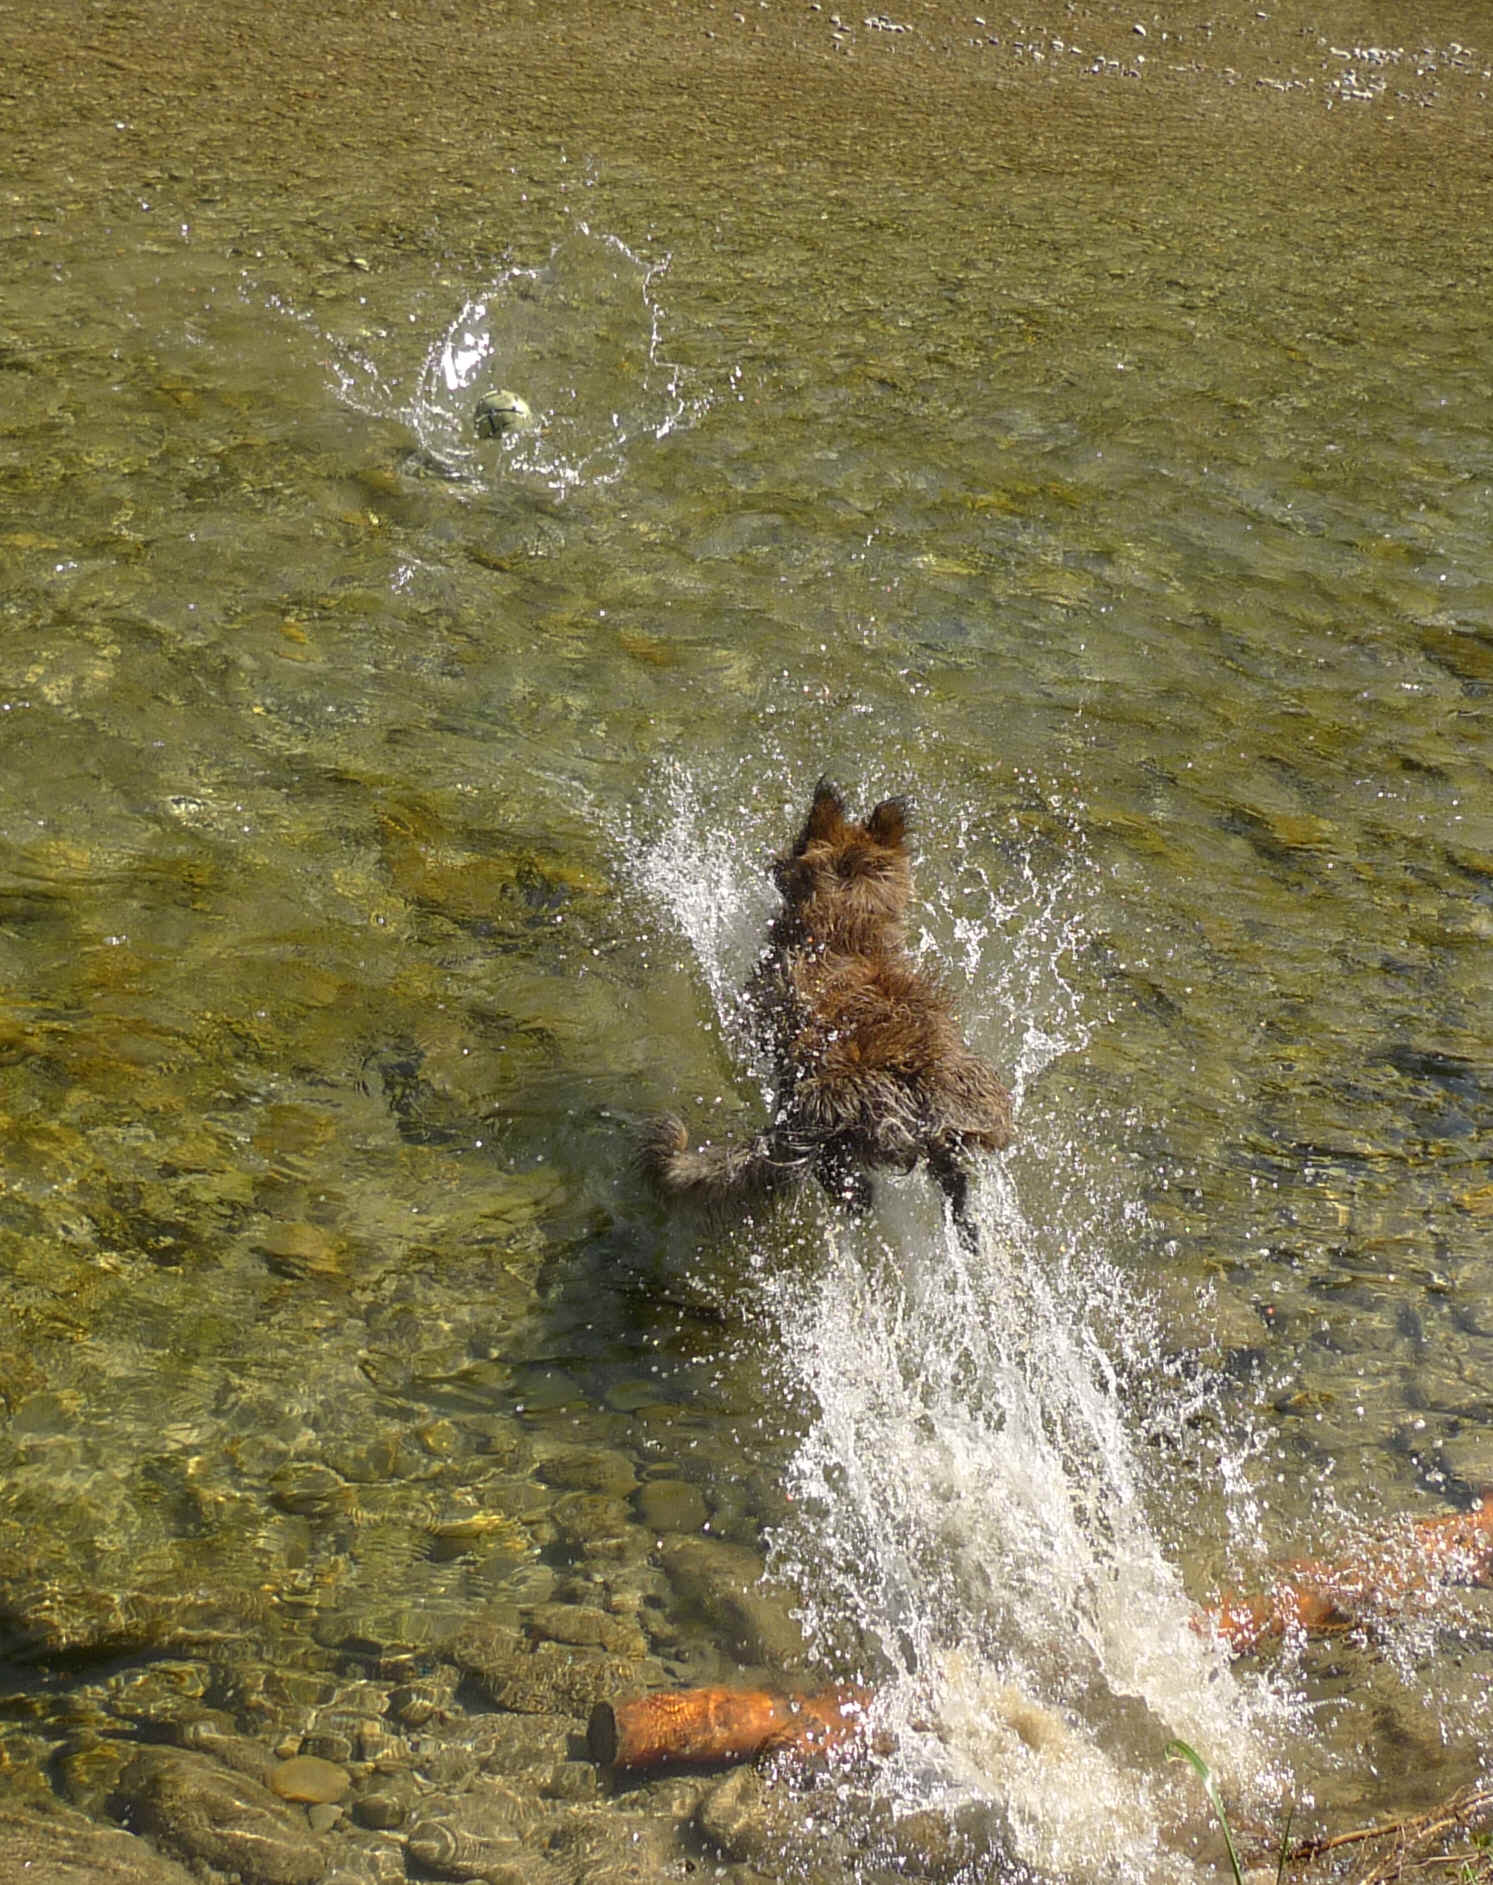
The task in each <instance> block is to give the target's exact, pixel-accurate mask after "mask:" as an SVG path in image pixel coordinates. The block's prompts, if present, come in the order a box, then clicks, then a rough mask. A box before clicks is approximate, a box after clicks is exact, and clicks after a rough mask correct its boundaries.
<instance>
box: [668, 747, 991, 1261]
mask: <svg viewBox="0 0 1493 1885" xmlns="http://www.w3.org/2000/svg"><path fill="white" fill-rule="evenodd" d="M907 828H908V811H907V805H906V802H905V801H904V800H902V799H896V798H892V799H884V800H883V801H882V803H881V804H880V805H878V806H877V807H876V809H875V810H874V811H873V812H872V813H871V815H870V817H869V818H867V820H866V822H865V823H864V824H857V823H856V822H855V821H854V820H853V819H852V818H851V817H850V816H849V814H848V813H847V811H846V806H845V800H844V799H843V798H842V796H841V795H840V793H839V791H838V790H837V789H836V787H834V786H833V785H831V784H830V783H829V781H828V780H826V779H821V780H820V782H819V784H818V786H817V787H816V788H815V791H814V802H813V804H812V805H811V806H810V808H809V815H808V818H807V820H806V822H805V824H804V827H803V830H802V832H801V833H800V834H799V837H798V841H797V842H796V843H795V844H794V846H793V848H792V849H791V850H790V851H787V852H785V853H784V854H783V855H782V856H781V857H779V858H778V859H777V860H776V861H775V863H774V865H773V872H772V874H773V880H774V882H775V883H776V885H777V887H778V889H779V891H780V892H781V893H782V898H783V907H782V909H781V910H780V911H779V913H778V915H777V917H776V919H775V920H774V922H773V925H772V928H771V930H770V931H769V933H768V941H767V946H766V948H765V949H764V951H763V953H762V957H761V960H760V961H759V963H758V965H757V968H756V970H755V972H754V973H753V975H752V978H751V981H750V982H749V983H748V985H747V988H746V991H745V997H744V999H745V1006H746V1010H747V1015H748V1019H749V1022H750V1025H751V1027H752V1030H753V1032H754V1034H755V1035H756V1036H757V1038H758V1039H759V1040H760V1042H761V1043H762V1045H763V1046H764V1047H765V1048H766V1049H767V1050H768V1051H769V1052H770V1054H771V1057H772V1063H773V1067H774V1070H775V1074H776V1079H777V1104H776V1109H775V1114H774V1117H773V1120H772V1121H771V1123H770V1124H769V1125H768V1126H767V1127H766V1128H765V1129H764V1130H763V1131H761V1132H759V1133H757V1134H756V1135H755V1136H754V1137H752V1138H750V1139H743V1140H738V1141H734V1142H733V1141H729V1140H727V1141H723V1142H721V1143H718V1144H715V1143H706V1144H703V1145H695V1146H692V1145H691V1144H690V1142H689V1134H688V1131H687V1130H686V1128H685V1125H684V1122H683V1121H682V1120H680V1119H678V1118H677V1117H674V1116H672V1115H671V1116H669V1117H667V1118H664V1119H660V1120H658V1121H656V1122H655V1124H654V1125H653V1126H652V1128H651V1129H650V1131H649V1134H648V1137H647V1140H646V1143H645V1146H644V1151H643V1165H644V1169H645V1171H646V1172H647V1173H648V1175H649V1177H650V1178H651V1179H652V1180H653V1182H654V1183H655V1184H656V1185H657V1186H658V1187H659V1189H660V1190H662V1191H664V1192H666V1193H671V1194H679V1195H686V1196H694V1197H698V1198H704V1199H707V1200H723V1199H728V1198H736V1197H741V1198H750V1197H753V1196H760V1195H763V1194H765V1193H768V1192H771V1191H775V1190H779V1189H781V1188H783V1187H785V1186H788V1185H792V1184H796V1183H799V1182H801V1181H802V1180H804V1179H806V1178H809V1177H811V1176H812V1177H814V1178H817V1179H818V1181H819V1182H820V1183H821V1184H822V1185H823V1186H824V1188H825V1189H826V1190H827V1191H828V1192H829V1193H830V1194H831V1195H832V1196H834V1197H836V1198H838V1199H840V1200H842V1201H843V1202H845V1203H846V1204H848V1205H850V1206H851V1207H853V1208H855V1209H857V1210H864V1209H865V1208H867V1207H868V1206H869V1204H870V1202H871V1181H870V1178H869V1177H868V1175H867V1169H866V1168H867V1167H872V1168H874V1167H877V1166H881V1167H891V1168H893V1169H895V1170H898V1171H911V1170H912V1168H913V1167H914V1166H915V1165H917V1164H919V1163H920V1162H921V1163H922V1164H924V1165H925V1166H926V1167H927V1169H928V1171H929V1173H930V1175H931V1176H932V1177H933V1178H934V1179H935V1180H936V1181H937V1183H938V1184H939V1185H940V1186H941V1187H942V1189H943V1191H944V1194H945V1195H946V1197H947V1198H948V1200H949V1204H950V1206H951V1208H952V1210H953V1214H954V1220H955V1223H956V1225H957V1226H958V1229H959V1233H960V1235H961V1236H962V1237H963V1238H964V1240H965V1242H966V1243H967V1244H973V1243H974V1242H975V1241H976V1237H975V1228H974V1223H973V1220H972V1219H971V1217H970V1214H969V1174H968V1171H967V1169H966V1158H967V1155H968V1154H969V1153H970V1152H971V1151H1000V1150H1001V1149H1002V1148H1003V1147H1005V1146H1007V1145H1009V1144H1010V1141H1011V1134H1012V1122H1011V1095H1010V1093H1009V1092H1008V1091H1007V1090H1006V1088H1005V1087H1004V1086H1003V1085H1002V1084H1001V1082H1000V1081H999V1080H998V1079H997V1078H996V1076H995V1074H994V1072H993V1071H992V1070H991V1068H990V1067H988V1066H987V1065H986V1063H985V1062H984V1061H983V1060H981V1059H980V1058H979V1057H978V1055H976V1054H973V1053H971V1052H970V1050H969V1048H968V1047H967V1046H966V1045H965V1043H964V1040H963V1037H962V1035H961V1034H960V1031H959V1027H958V1024H957V1023H956V1021H955V1019H954V1015H953V1010H952V1007H951V1005H950V1002H949V998H948V995H947V994H946V992H945V990H944V988H943V986H942V984H941V983H940V981H939V980H938V978H937V977H936V976H935V975H933V974H930V973H929V972H928V971H927V970H926V969H923V968H920V967H919V966H918V964H917V963H916V962H914V961H913V959H912V957H911V956H910V955H909V953H908V951H907V947H906V941H905V937H904V929H903V924H904V919H905V916H906V912H907V906H908V903H909V901H910V899H911V896H912V865H911V860H910V859H909V857H908V852H907Z"/></svg>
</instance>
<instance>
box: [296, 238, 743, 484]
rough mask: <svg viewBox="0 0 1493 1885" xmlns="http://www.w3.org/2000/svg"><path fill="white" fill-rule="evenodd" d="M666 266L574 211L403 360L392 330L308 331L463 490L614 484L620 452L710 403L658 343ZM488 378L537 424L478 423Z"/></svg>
mask: <svg viewBox="0 0 1493 1885" xmlns="http://www.w3.org/2000/svg"><path fill="white" fill-rule="evenodd" d="M668 267H669V257H668V256H667V255H664V256H662V257H660V258H658V259H656V260H648V259H646V258H645V257H643V256H640V255H639V254H638V253H637V252H636V251H634V250H633V249H631V248H629V247H628V245H627V244H626V243H625V242H623V241H622V240H621V239H620V238H619V237H617V236H611V235H604V234H596V233H594V232H593V231H592V230H591V229H590V228H589V226H588V225H587V224H586V223H584V222H577V223H576V224H575V225H574V226H573V227H572V228H571V229H570V231H569V232H568V233H567V234H566V235H565V236H564V237H563V238H562V240H560V241H559V242H557V243H556V244H555V246H554V248H553V249H552V250H551V251H550V254H549V256H548V259H547V260H546V261H545V262H543V263H542V264H540V265H539V266H537V267H519V266H516V265H515V266H510V267H507V268H504V269H502V270H500V271H499V272H498V274H497V275H495V276H494V277H493V279H492V280H491V281H490V282H487V283H485V284H483V285H482V286H481V287H479V288H478V289H477V290H476V292H475V293H473V294H470V295H469V296H468V297H467V298H466V299H465V300H464V301H463V303H462V305H461V306H460V308H459V309H457V311H456V313H455V314H454V315H453V314H449V313H448V314H447V315H446V316H445V317H444V318H443V319H442V320H441V323H440V326H439V328H438V330H437V331H436V333H435V334H434V337H433V338H432V339H430V340H429V342H428V343H427V345H426V347H425V350H424V353H423V355H422V356H421V358H420V359H419V362H418V365H416V366H415V367H414V368H413V370H411V369H410V368H409V367H408V366H407V365H406V364H405V359H404V356H405V354H406V353H407V345H406V342H405V339H404V337H403V336H400V335H398V334H394V333H390V334H387V335H384V336H382V337H379V336H375V337H372V338H369V337H363V338H360V339H358V340H356V341H344V340H340V339H338V338H337V337H336V336H333V335H321V336H320V339H321V342H322V344H323V347H324V350H325V353H326V357H327V364H328V367H329V369H330V372H331V375H332V380H333V383H334V386H335V389H336V392H337V396H338V397H339V398H340V399H341V400H342V401H343V403H344V404H346V405H348V406H350V407H352V408H353V409H354V410H355V411H358V412H362V413H366V414H368V415H369V416H370V417H376V418H392V419H397V420H400V421H401V422H402V423H404V424H405V425H407V426H408V427H409V429H410V431H411V432H412V433H413V435H414V437H415V439H416V440H417V442H418V447H417V459H418V462H419V463H421V464H423V465H424V466H426V467H427V468H429V469H431V470H434V471H436V472H438V473H440V474H443V475H445V476H447V477H449V478H450V479H451V480H452V481H453V484H455V485H457V486H458V487H466V488H467V489H468V490H471V491H475V492H481V491H484V490H486V489H489V488H491V487H493V486H495V485H497V484H499V483H501V482H502V481H504V480H512V479H514V478H518V479H522V480H526V481H528V482H530V483H532V484H535V485H538V486H540V487H547V488H548V489H549V491H550V492H551V493H552V495H553V496H555V497H557V498H563V497H565V496H566V495H567V494H569V493H570V492H572V491H574V490H576V489H578V488H581V487H587V486H596V485H607V484H612V483H614V482H615V481H616V480H617V479H618V478H620V477H621V476H622V475H623V473H624V471H625V470H626V467H627V463H628V458H629V454H630V453H631V452H632V451H634V450H635V449H637V448H638V447H639V446H642V445H644V444H648V443H658V442H660V441H662V440H664V439H666V438H668V437H669V435H670V434H671V433H673V432H675V431H677V430H679V429H681V428H683V427H686V426H689V425H692V424H693V423H694V422H695V421H696V420H697V419H699V418H700V416H701V415H702V414H703V413H704V411H705V410H706V408H707V406H708V404H709V398H708V395H707V393H706V392H705V390H704V389H703V387H701V386H700V385H698V384H696V383H695V382H694V381H693V379H692V376H691V375H690V374H689V373H688V372H687V371H686V369H684V368H683V367H681V366H679V365H678V364H676V363H675V362H674V361H671V360H670V359H669V358H668V357H667V355H666V353H665V351H664V338H663V336H664V324H665V316H664V310H663V306H662V302H661V300H660V298H659V290H660V286H661V284H662V281H663V278H664V276H665V274H666V272H667V270H668ZM286 311H287V312H293V311H292V310H286ZM295 318H297V319H305V320H309V318H310V317H302V316H296V317H295ZM380 338H382V339H383V340H384V341H386V342H387V344H386V345H380V344H379V340H380ZM499 387H505V388H511V389H512V390H513V391H514V392H517V393H519V394H520V395H521V396H522V397H523V398H524V399H525V400H527V401H528V403H529V405H530V407H531V408H532V409H533V411H534V413H535V415H536V417H537V418H538V420H539V424H538V426H537V427H536V428H534V429H533V430H530V431H523V432H516V433H510V434H508V435H506V436H505V437H503V438H496V439H485V438H482V437H480V436H479V435H478V433H477V431H476V428H475V426H474V423H473V409H474V408H475V406H476V403H477V399H478V397H479V395H480V394H482V393H483V392H487V391H492V390H496V389H497V388H499Z"/></svg>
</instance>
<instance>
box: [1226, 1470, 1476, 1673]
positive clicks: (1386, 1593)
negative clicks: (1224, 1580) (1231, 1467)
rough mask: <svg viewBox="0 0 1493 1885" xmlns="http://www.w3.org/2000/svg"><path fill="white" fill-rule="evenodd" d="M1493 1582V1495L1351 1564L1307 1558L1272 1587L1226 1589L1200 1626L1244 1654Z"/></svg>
mask: <svg viewBox="0 0 1493 1885" xmlns="http://www.w3.org/2000/svg"><path fill="white" fill-rule="evenodd" d="M1489 1582H1493V1495H1488V1496H1485V1497H1484V1498H1483V1499H1482V1500H1481V1501H1480V1503H1479V1504H1477V1505H1475V1506H1473V1507H1472V1509H1471V1510H1470V1511H1467V1512H1453V1513H1451V1514H1450V1515H1449V1516H1448V1517H1446V1518H1428V1519H1420V1520H1418V1521H1417V1522H1416V1523H1415V1524H1414V1525H1411V1526H1410V1527H1408V1529H1407V1530H1406V1531H1405V1532H1404V1533H1403V1534H1402V1535H1401V1536H1400V1537H1399V1538H1394V1539H1383V1540H1379V1541H1377V1542H1376V1543H1374V1544H1372V1545H1369V1546H1367V1547H1366V1548H1365V1550H1364V1552H1363V1555H1362V1556H1361V1557H1359V1558H1357V1559H1355V1560H1354V1561H1353V1562H1352V1563H1348V1564H1324V1563H1322V1562H1321V1561H1320V1560H1319V1559H1315V1558H1299V1559H1297V1561H1296V1562H1295V1563H1294V1564H1288V1565H1285V1566H1284V1567H1283V1568H1282V1570H1281V1572H1280V1575H1279V1576H1278V1577H1277V1578H1276V1579H1275V1580H1274V1582H1273V1583H1272V1584H1271V1585H1270V1587H1269V1589H1268V1590H1263V1591H1258V1592H1256V1593H1254V1594H1253V1595H1240V1594H1238V1593H1235V1592H1232V1591H1226V1592H1225V1593H1224V1595H1223V1596H1222V1597H1221V1598H1220V1599H1219V1601H1218V1602H1217V1603H1216V1604H1213V1605H1210V1606H1209V1608H1208V1609H1206V1610H1202V1611H1199V1613H1198V1616H1197V1627H1198V1629H1199V1630H1201V1631H1203V1632H1204V1633H1207V1632H1210V1631H1214V1632H1216V1633H1217V1634H1218V1635H1219V1636H1221V1637H1222V1638H1223V1639H1224V1641H1225V1642H1226V1643H1227V1644H1228V1646H1229V1648H1230V1650H1231V1651H1232V1652H1233V1653H1234V1654H1235V1655H1236V1656H1237V1655H1242V1654H1243V1653H1244V1652H1245V1651H1246V1650H1251V1649H1254V1648H1256V1647H1257V1646H1258V1645H1259V1644H1261V1643H1267V1642H1272V1641H1274V1639H1275V1638H1277V1637H1281V1636H1286V1635H1289V1634H1306V1635H1311V1634H1314V1633H1319V1632H1321V1631H1323V1630H1334V1629H1346V1628H1348V1627H1350V1626H1351V1625H1352V1624H1354V1623H1357V1622H1359V1621H1360V1620H1361V1619H1362V1618H1363V1617H1364V1615H1365V1614H1366V1613H1368V1612H1372V1611H1375V1610H1380V1609H1383V1608H1384V1607H1385V1606H1386V1605H1391V1604H1397V1603H1405V1602H1408V1601H1411V1600H1413V1599H1415V1598H1417V1597H1428V1596H1429V1595H1430V1594H1431V1593H1432V1592H1433V1591H1434V1590H1436V1589H1438V1588H1439V1587H1440V1586H1442V1585H1444V1584H1486V1583H1489Z"/></svg>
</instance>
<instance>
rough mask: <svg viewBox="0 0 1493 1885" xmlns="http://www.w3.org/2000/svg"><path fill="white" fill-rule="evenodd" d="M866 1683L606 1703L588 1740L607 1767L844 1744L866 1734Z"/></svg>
mask: <svg viewBox="0 0 1493 1885" xmlns="http://www.w3.org/2000/svg"><path fill="white" fill-rule="evenodd" d="M868 1700H869V1697H868V1696H867V1694H866V1691H865V1690H864V1689H855V1688H838V1689H826V1690H824V1692H823V1693H822V1694H819V1695H774V1694H773V1693H772V1692H771V1691H769V1690H765V1689H726V1688H716V1689H676V1690H664V1691H660V1692H657V1693H655V1694H652V1695H640V1696H638V1697H637V1698H636V1699H635V1700H634V1701H630V1702H598V1703H597V1705H596V1707H595V1708H594V1709H593V1710H592V1711H591V1722H590V1726H589V1727H588V1729H587V1731H586V1742H587V1745H588V1747H589V1748H590V1751H591V1758H592V1760H594V1761H596V1762H597V1763H598V1764H599V1765H600V1766H602V1767H625V1768H639V1767H659V1766H662V1765H663V1764H664V1763H665V1762H674V1761H678V1762H687V1763H689V1764H690V1765H691V1766H697V1767H717V1766H721V1765H723V1764H724V1763H726V1762H728V1761H749V1760H751V1759H753V1758H754V1756H756V1755H758V1754H762V1753H767V1752H775V1751H778V1750H781V1751H783V1752H785V1753H798V1754H809V1753H817V1752H824V1751H827V1750H829V1749H831V1748H838V1747H844V1746H846V1745H847V1744H848V1743H850V1742H853V1741H856V1740H859V1739H860V1738H861V1736H862V1735H863V1734H864V1732H865V1708H866V1703H867V1701H868Z"/></svg>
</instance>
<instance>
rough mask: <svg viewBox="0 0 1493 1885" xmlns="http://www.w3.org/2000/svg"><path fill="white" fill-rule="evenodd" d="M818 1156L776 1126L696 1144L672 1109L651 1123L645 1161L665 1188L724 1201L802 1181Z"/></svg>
mask: <svg viewBox="0 0 1493 1885" xmlns="http://www.w3.org/2000/svg"><path fill="white" fill-rule="evenodd" d="M815 1156H816V1152H815V1149H814V1148H812V1147H808V1146H800V1145H797V1144H795V1143H794V1142H793V1141H792V1140H790V1139H789V1138H788V1137H787V1136H786V1135H784V1134H777V1133H771V1132H759V1133H758V1134H757V1135H756V1136H755V1137H754V1138H751V1139H735V1140H732V1139H723V1140H722V1141H720V1143H719V1144H710V1143H708V1142H707V1143H706V1144H704V1145H691V1144H690V1142H689V1133H688V1132H687V1131H686V1129H685V1125H684V1121H683V1120H682V1119H680V1118H678V1117H676V1115H674V1114H673V1113H669V1114H666V1115H665V1117H664V1118H662V1119H655V1120H654V1121H653V1123H652V1125H651V1126H649V1128H648V1130H647V1133H646V1134H645V1136H644V1139H643V1145H642V1153H641V1160H640V1162H641V1164H642V1168H643V1173H644V1175H645V1176H646V1177H647V1178H649V1179H651V1180H652V1182H653V1183H654V1184H655V1185H656V1186H657V1187H658V1189H659V1190H660V1191H665V1192H669V1193H672V1194H673V1195H674V1196H676V1197H680V1196H684V1197H695V1198H703V1199H705V1200H706V1201H707V1202H718V1201H720V1200H721V1199H724V1198H730V1197H740V1196H744V1195H745V1196H752V1195H756V1196H761V1195H763V1194H764V1193H766V1192H769V1191H777V1190H779V1189H780V1188H781V1187H782V1186H784V1185H792V1184H797V1183H799V1182H800V1181H801V1180H802V1179H804V1178H807V1177H808V1175H809V1173H810V1172H811V1171H812V1170H813V1169H814V1160H815Z"/></svg>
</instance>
